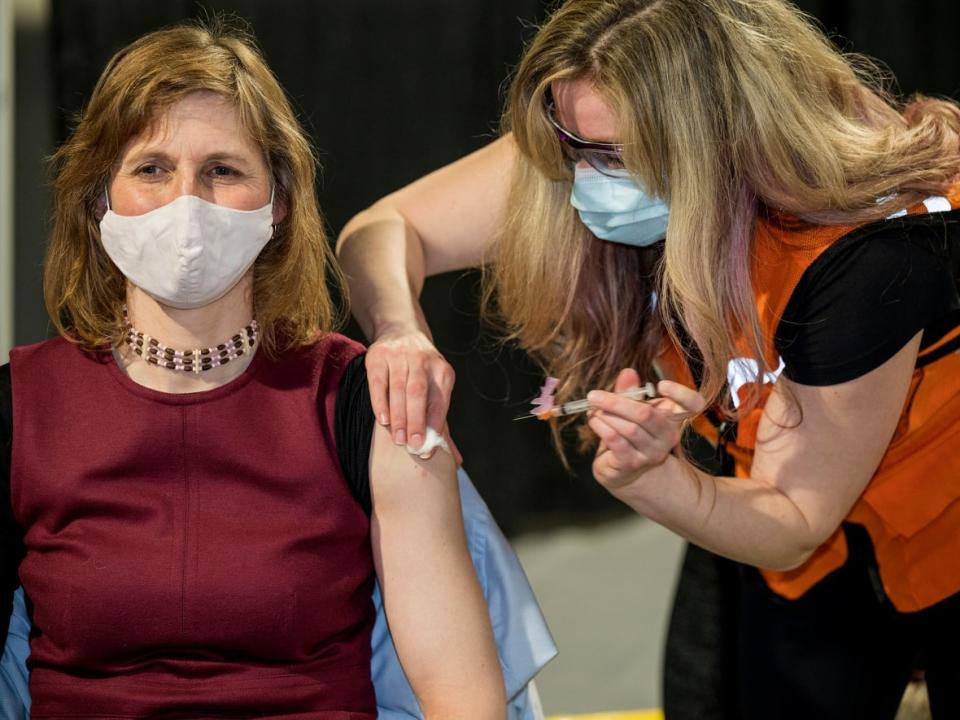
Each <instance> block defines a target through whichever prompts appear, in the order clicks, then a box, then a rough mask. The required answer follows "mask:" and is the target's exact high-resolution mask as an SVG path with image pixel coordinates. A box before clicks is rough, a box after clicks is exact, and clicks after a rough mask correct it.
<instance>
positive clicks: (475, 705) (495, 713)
mask: <svg viewBox="0 0 960 720" xmlns="http://www.w3.org/2000/svg"><path fill="white" fill-rule="evenodd" d="M478 690H479V689H478ZM420 709H421V711H422V712H423V717H424V720H448V719H449V718H470V720H506V717H507V698H506V694H505V693H504V691H503V686H502V685H501V686H500V688H499V691H497V690H496V689H495V688H490V689H489V692H488V693H487V694H486V695H481V692H479V691H477V692H472V693H470V695H469V696H461V697H458V698H445V699H443V700H441V701H439V702H429V701H424V700H421V701H420Z"/></svg>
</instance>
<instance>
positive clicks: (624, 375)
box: [613, 368, 640, 392]
mask: <svg viewBox="0 0 960 720" xmlns="http://www.w3.org/2000/svg"><path fill="white" fill-rule="evenodd" d="M635 387H640V375H638V374H637V371H636V370H634V369H633V368H624V369H623V370H621V371H620V374H619V375H617V381H616V383H614V385H613V391H614V392H623V391H624V390H629V389H630V388H635Z"/></svg>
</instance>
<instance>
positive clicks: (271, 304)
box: [43, 17, 344, 354]
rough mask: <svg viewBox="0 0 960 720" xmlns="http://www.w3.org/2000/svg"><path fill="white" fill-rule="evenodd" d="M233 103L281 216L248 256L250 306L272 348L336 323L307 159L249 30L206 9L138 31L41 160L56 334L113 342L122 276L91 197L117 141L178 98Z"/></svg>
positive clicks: (338, 281) (335, 273)
mask: <svg viewBox="0 0 960 720" xmlns="http://www.w3.org/2000/svg"><path fill="white" fill-rule="evenodd" d="M198 91H210V92H214V93H217V94H218V95H221V96H223V97H225V98H228V99H229V100H230V101H232V102H233V103H234V104H235V106H236V108H237V110H238V112H239V115H240V122H241V125H242V126H243V127H244V128H245V129H246V130H247V131H248V132H249V133H250V135H251V136H252V137H253V139H254V140H255V142H256V143H257V144H258V145H259V146H260V148H262V149H263V152H264V155H265V157H266V159H267V164H268V167H269V168H270V170H271V172H272V175H273V181H274V183H275V187H276V190H275V193H276V197H277V198H280V200H281V201H282V202H283V203H285V205H286V208H287V212H286V216H285V217H284V219H283V220H282V222H280V224H279V225H278V226H277V227H276V229H275V232H274V236H273V238H272V239H271V240H270V242H268V243H267V245H266V247H265V248H264V249H263V251H262V252H261V253H260V255H259V257H258V258H257V260H256V262H255V264H254V279H253V306H254V313H255V316H256V318H257V320H258V322H259V324H260V327H261V330H262V343H263V347H264V350H265V351H267V352H268V353H272V354H275V353H277V352H282V351H283V350H285V349H287V348H290V347H293V346H296V345H300V344H306V343H309V342H311V341H313V340H314V339H315V338H316V337H317V333H318V331H328V330H331V329H333V328H334V327H335V326H336V325H338V324H339V323H340V322H341V320H342V318H343V315H342V309H341V308H338V307H336V306H335V305H334V303H333V300H332V297H331V294H330V286H333V287H336V288H339V289H340V290H341V292H343V288H344V285H343V282H342V277H341V275H340V271H339V269H338V268H337V265H336V263H335V262H334V261H333V255H332V250H331V248H330V244H329V242H328V241H327V236H326V233H325V231H324V226H323V221H322V218H321V215H320V210H319V208H318V206H317V200H316V194H315V187H314V183H315V179H316V173H317V163H316V159H315V156H314V154H313V150H312V147H311V145H310V142H309V140H308V139H307V136H306V133H305V132H304V130H303V128H302V127H301V125H300V123H299V121H298V120H297V117H296V114H295V113H294V111H293V108H292V107H291V105H290V102H289V100H288V99H287V97H286V95H285V93H284V91H283V89H282V88H281V87H280V84H279V83H278V82H277V79H276V78H275V77H274V75H273V73H272V72H271V71H270V68H269V67H268V66H267V63H266V61H265V60H264V58H263V55H262V54H261V52H260V51H259V49H258V48H257V45H256V42H255V40H254V39H253V36H252V35H251V34H250V32H249V31H248V30H247V29H245V28H244V27H243V26H242V25H240V24H239V23H238V22H237V21H234V20H227V19H225V18H222V17H216V18H213V19H211V20H208V21H205V22H194V23H185V24H181V25H177V26H174V27H170V28H167V29H164V30H159V31H156V32H152V33H149V34H147V35H144V36H143V37H141V38H140V39H138V40H136V41H134V42H133V43H131V44H130V45H128V46H127V47H125V48H123V49H122V50H120V51H119V52H117V53H116V54H115V55H114V56H113V58H112V59H111V60H110V62H109V63H108V64H107V66H106V68H105V69H104V71H103V74H102V75H101V76H100V79H99V81H98V82H97V85H96V87H95V88H94V90H93V94H92V95H91V97H90V100H89V102H88V103H87V105H86V107H85V108H84V109H83V111H82V112H81V114H80V116H79V118H78V121H77V124H76V127H75V129H74V130H73V132H72V134H71V135H70V138H69V139H68V140H67V141H66V142H65V143H64V144H63V145H62V146H61V147H60V148H59V149H58V150H57V151H56V152H55V153H54V155H53V156H52V158H51V161H50V169H51V185H52V190H53V224H52V225H53V226H52V230H51V234H50V242H49V245H48V248H47V253H46V258H45V260H44V280H43V285H44V298H45V301H46V305H47V312H48V313H49V314H50V317H51V318H52V320H53V323H54V325H55V326H56V328H57V330H58V331H59V332H60V334H61V335H62V336H64V337H65V338H67V339H68V340H70V341H71V342H75V343H77V344H78V345H80V346H82V347H84V348H87V349H91V350H92V349H94V348H97V347H102V346H104V345H105V344H110V345H113V346H116V345H118V344H119V343H120V342H121V339H122V338H121V333H122V330H121V327H122V307H123V303H124V302H125V296H126V280H125V278H124V276H123V275H122V274H121V272H120V271H119V270H118V269H117V267H116V266H115V265H114V264H113V262H112V261H111V260H110V258H109V257H108V256H107V254H106V252H105V251H104V249H103V246H102V245H101V243H100V230H99V223H98V219H97V204H98V201H99V199H100V198H101V197H103V192H104V188H105V187H106V186H107V184H108V182H109V180H110V176H111V173H112V172H113V169H114V167H115V164H116V163H117V162H118V160H119V158H120V155H121V152H122V150H123V148H124V147H125V145H126V143H127V142H128V141H129V140H130V139H131V138H132V137H134V136H136V135H138V134H139V133H141V132H143V131H144V130H147V129H148V128H149V127H150V126H151V124H152V123H153V122H154V121H155V120H156V118H157V116H158V114H160V113H162V112H163V111H164V110H165V109H166V108H168V107H170V106H171V105H172V104H174V103H176V102H177V101H178V100H180V99H182V98H184V97H185V96H187V95H189V94H191V93H194V92H198Z"/></svg>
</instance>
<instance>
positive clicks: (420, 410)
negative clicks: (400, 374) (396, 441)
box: [394, 364, 436, 447]
mask: <svg viewBox="0 0 960 720" xmlns="http://www.w3.org/2000/svg"><path fill="white" fill-rule="evenodd" d="M428 387H429V380H428V378H427V371H426V369H425V368H424V366H423V365H422V364H417V365H414V366H412V367H411V368H410V369H409V371H408V372H407V382H406V386H405V388H404V394H405V398H406V407H405V409H404V418H405V420H406V432H407V442H408V443H409V444H410V445H411V446H412V447H420V446H421V445H423V437H424V433H426V431H427V422H426V415H427V390H428ZM395 427H396V428H399V427H400V426H399V425H397V426H395ZM435 429H436V428H435ZM394 436H395V437H396V430H394Z"/></svg>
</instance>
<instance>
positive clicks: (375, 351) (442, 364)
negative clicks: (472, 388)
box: [366, 332, 455, 447]
mask: <svg viewBox="0 0 960 720" xmlns="http://www.w3.org/2000/svg"><path fill="white" fill-rule="evenodd" d="M366 367H367V382H368V386H369V388H370V402H371V405H372V406H373V411H374V414H375V415H376V418H377V422H378V423H380V424H381V425H386V426H389V427H390V433H391V436H392V438H393V441H394V442H395V443H396V444H398V445H410V446H412V447H420V446H422V445H423V442H424V439H425V437H426V430H427V428H428V427H431V428H434V429H436V430H439V429H440V428H443V427H445V426H446V415H447V410H448V409H449V406H450V395H451V392H452V390H453V383H454V379H455V376H454V372H453V368H451V367H450V365H449V364H448V363H447V361H446V360H444V358H443V356H441V355H440V353H439V352H437V349H436V348H435V347H434V346H433V344H432V343H431V342H430V341H429V340H428V339H427V338H426V337H425V336H424V335H423V334H422V333H419V332H417V333H395V334H393V335H390V336H383V337H381V338H379V339H378V340H377V341H376V342H374V343H373V344H372V345H371V346H370V348H369V350H368V351H367V359H366Z"/></svg>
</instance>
